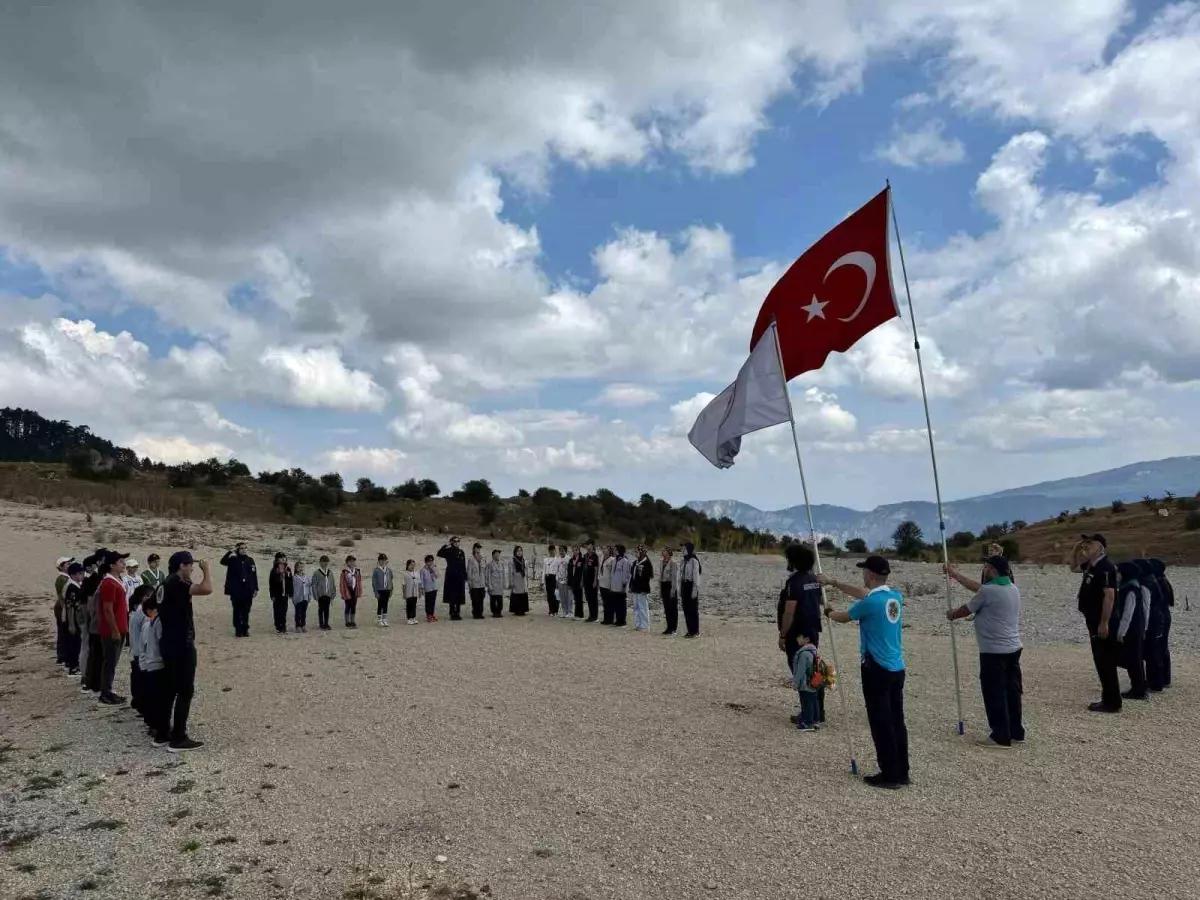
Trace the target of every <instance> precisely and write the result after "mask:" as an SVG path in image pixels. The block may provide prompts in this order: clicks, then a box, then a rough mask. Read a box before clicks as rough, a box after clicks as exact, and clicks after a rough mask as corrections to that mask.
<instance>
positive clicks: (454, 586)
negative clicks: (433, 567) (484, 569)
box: [437, 537, 467, 619]
mask: <svg viewBox="0 0 1200 900" xmlns="http://www.w3.org/2000/svg"><path fill="white" fill-rule="evenodd" d="M437 555H438V556H440V557H441V558H442V559H444V560H445V561H446V584H445V586H444V588H443V589H442V599H443V600H444V601H445V602H446V604H447V605H448V606H449V607H450V618H451V619H458V618H460V617H461V615H462V612H461V610H462V605H463V603H464V602H466V599H467V554H465V553H463V550H462V547H460V546H458V538H456V537H452V538H450V543H448V544H443V545H442V549H441V550H439V551H438V552H437Z"/></svg>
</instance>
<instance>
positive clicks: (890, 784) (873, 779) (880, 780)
mask: <svg viewBox="0 0 1200 900" xmlns="http://www.w3.org/2000/svg"><path fill="white" fill-rule="evenodd" d="M863 784H867V785H870V786H871V787H874V788H883V789H884V790H886V791H896V790H899V789H900V784H899V783H898V782H895V781H892V780H891V779H889V778H884V777H883V773H882V772H880V773H879V774H878V775H864V776H863Z"/></svg>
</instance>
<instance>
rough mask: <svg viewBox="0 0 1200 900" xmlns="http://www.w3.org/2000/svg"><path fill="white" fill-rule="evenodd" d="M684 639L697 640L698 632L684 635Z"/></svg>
mask: <svg viewBox="0 0 1200 900" xmlns="http://www.w3.org/2000/svg"><path fill="white" fill-rule="evenodd" d="M684 637H685V638H698V637H700V632H698V631H697V632H695V633H694V634H685V635H684Z"/></svg>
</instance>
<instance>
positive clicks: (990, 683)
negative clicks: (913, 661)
mask: <svg viewBox="0 0 1200 900" xmlns="http://www.w3.org/2000/svg"><path fill="white" fill-rule="evenodd" d="M942 568H943V570H944V571H945V573H946V574H947V575H949V576H950V577H951V578H953V579H954V580H955V581H957V582H958V583H959V584H961V585H962V586H963V587H965V588H966V589H967V590H968V591H971V592H972V593H973V594H974V596H973V597H972V598H971V599H970V600H968V601H967V602H966V603H964V604H963V605H962V606H960V607H958V608H957V609H951V610H947V611H946V618H947V619H949V620H950V621H951V622H953V621H954V620H955V619H965V618H966V617H967V616H969V615H971V614H972V613H974V615H975V641H976V643H977V644H978V645H979V689H980V691H981V692H982V693H983V709H984V712H986V713H987V720H988V727H989V728H990V729H991V731H990V733H989V735H988V737H986V738H984V739H983V740H982V741H981V743H983V744H985V745H987V746H991V747H1011V746H1012V745H1013V744H1014V743H1015V744H1023V743H1025V726H1024V724H1023V723H1022V721H1021V592H1020V591H1019V590H1018V589H1017V586H1016V584H1014V583H1013V579H1012V567H1011V566H1010V565H1009V563H1008V560H1007V559H1005V558H1004V557H1003V556H999V555H996V556H987V557H984V559H983V583H982V584H981V583H980V582H978V581H974V580H972V579H970V578H967V577H966V576H965V575H963V574H961V573H960V572H958V571H956V570H955V569H954V568H953V567H952V566H948V565H947V566H943V567H942Z"/></svg>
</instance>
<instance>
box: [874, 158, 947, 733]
mask: <svg viewBox="0 0 1200 900" xmlns="http://www.w3.org/2000/svg"><path fill="white" fill-rule="evenodd" d="M887 188H888V208H889V209H890V210H891V213H892V227H893V229H894V230H895V232H896V246H897V248H899V250H900V272H901V274H902V275H903V276H904V293H905V295H906V296H907V298H908V320H909V322H910V323H911V324H912V333H913V349H914V350H915V351H916V352H917V375H918V376H919V377H920V379H921V402H922V403H923V404H924V406H925V431H926V433H927V434H928V435H929V459H930V461H931V462H932V463H933V491H934V495H935V496H936V497H937V511H938V533H939V534H940V536H941V539H942V562H943V563H944V564H945V565H946V566H947V568H949V566H950V550H949V548H948V547H947V545H946V516H945V514H944V513H943V512H942V487H941V483H940V481H939V479H938V465H937V453H936V451H935V450H934V449H933V423H932V421H931V420H930V418H929V394H928V392H927V391H926V390H925V367H924V366H923V365H922V363H921V341H920V338H918V337H917V317H916V314H915V313H914V312H913V302H912V291H911V290H910V289H909V287H908V267H907V266H906V265H905V264H904V244H903V242H902V241H901V240H900V224H899V222H898V221H897V220H896V206H895V204H894V203H892V183H891V181H890V180H889V181H888V183H887ZM946 609H947V611H949V610H952V609H954V598H953V590H952V588H951V586H950V573H949V571H947V572H946ZM950 657H951V659H952V660H953V662H954V703H955V706H956V707H957V709H958V733H959V734H963V733H964V729H963V706H962V685H961V679H960V677H959V669H958V640H957V637H956V633H955V623H954V620H953V619H951V620H950Z"/></svg>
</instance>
